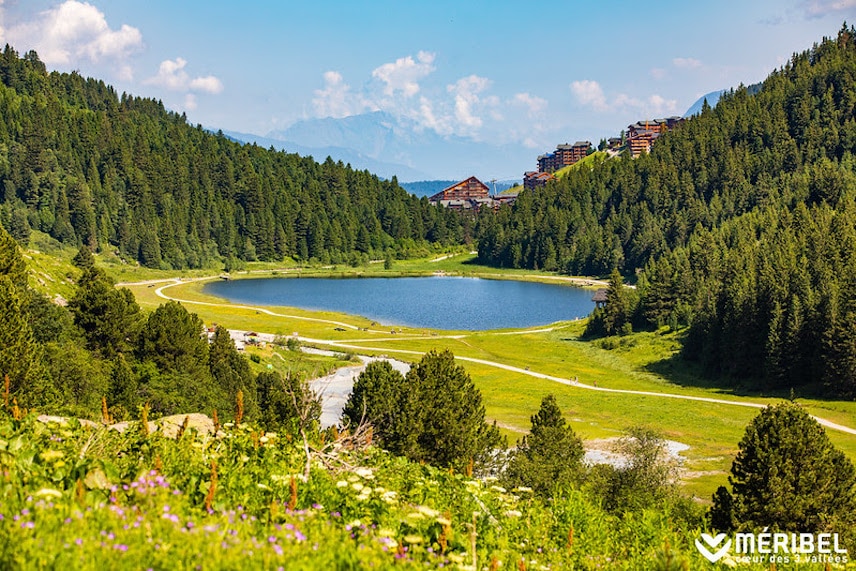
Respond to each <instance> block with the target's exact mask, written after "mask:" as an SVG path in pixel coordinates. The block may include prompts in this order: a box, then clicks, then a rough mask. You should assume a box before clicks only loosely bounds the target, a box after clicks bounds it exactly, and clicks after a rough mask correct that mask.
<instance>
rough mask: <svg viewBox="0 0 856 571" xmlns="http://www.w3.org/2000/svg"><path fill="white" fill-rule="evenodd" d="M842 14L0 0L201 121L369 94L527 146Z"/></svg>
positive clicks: (351, 102) (770, 1)
mask: <svg viewBox="0 0 856 571" xmlns="http://www.w3.org/2000/svg"><path fill="white" fill-rule="evenodd" d="M844 20H849V21H851V22H852V21H856V0H776V1H774V0H753V1H751V2H746V1H745V0H742V1H731V0H720V1H717V2H688V1H683V2H677V1H671V0H664V1H658V0H650V1H648V2H640V1H621V0H613V1H612V2H575V1H572V2H544V3H534V2H522V1H521V2H512V1H502V0H493V1H491V2H487V1H468V2H463V1H454V2H452V1H444V0H434V1H430V2H419V1H403V0H402V1H377V2H358V1H355V0H343V1H324V0H317V1H314V2H289V1H274V0H270V1H265V2H252V1H247V2H242V3H236V2H225V1H218V0H206V1H191V0H182V1H176V0H112V1H107V0H90V1H89V2H88V3H87V2H80V1H77V0H66V1H64V2H61V1H58V0H0V26H2V31H0V35H2V41H3V42H9V43H11V44H12V45H13V46H14V47H15V48H16V49H18V50H19V51H25V50H28V49H36V50H37V51H38V52H39V54H40V56H41V57H42V59H43V61H45V63H46V64H47V65H48V67H49V68H51V69H60V70H72V69H77V70H79V71H80V72H81V73H83V74H84V75H94V76H97V77H99V78H103V79H104V80H105V81H107V82H109V83H111V84H113V85H115V86H116V87H117V88H118V89H119V90H120V91H128V92H131V93H134V94H138V95H145V96H151V97H156V98H160V99H162V100H163V102H164V104H166V105H167V106H168V107H169V108H171V109H174V110H178V111H184V112H186V113H187V116H188V119H189V120H190V121H191V122H193V123H202V124H203V125H204V126H206V127H211V128H223V129H229V130H234V131H243V132H251V133H256V134H260V135H265V134H267V133H268V132H270V131H272V130H276V129H282V128H284V127H287V126H288V125H290V124H292V123H294V122H295V121H298V120H300V119H308V118H315V117H324V116H332V117H343V116H346V115H351V114H357V113H361V112H366V111H373V110H383V111H387V112H389V113H391V114H393V115H396V116H398V117H402V118H405V119H406V120H407V121H408V124H409V125H411V126H412V128H413V129H416V130H433V131H436V132H437V133H438V134H440V135H444V136H451V135H457V136H462V137H468V138H472V139H474V140H476V141H482V142H490V143H498V144H499V143H502V144H515V145H524V146H526V147H527V148H531V149H532V150H533V156H534V155H536V154H538V153H539V152H543V151H547V150H549V149H551V148H552V147H553V146H555V144H556V143H559V142H565V141H574V140H578V139H589V140H592V141H594V142H597V141H598V140H599V139H600V138H601V137H608V136H612V135H615V134H617V133H618V132H619V131H620V130H621V129H622V128H623V127H624V126H626V125H627V124H629V123H632V122H634V121H636V120H638V119H644V118H646V117H650V118H653V117H661V116H667V115H675V114H678V115H680V114H683V113H684V111H686V109H687V108H688V107H689V106H690V105H691V104H692V103H693V102H694V101H695V100H696V99H697V98H698V97H699V96H700V95H702V94H704V93H707V92H710V91H714V90H717V89H720V88H726V87H730V86H734V85H737V84H739V83H741V82H743V83H747V84H748V83H753V82H757V81H759V80H761V79H763V78H764V77H765V76H766V75H767V74H768V73H769V72H770V71H771V70H772V69H774V68H777V67H779V66H781V65H782V64H783V63H785V62H786V61H787V59H788V58H789V57H790V55H791V54H792V53H794V52H797V51H802V50H804V49H806V48H808V47H810V46H811V44H812V43H813V42H816V41H819V40H820V39H821V38H822V37H823V36H825V35H826V36H829V35H834V34H835V33H836V32H837V31H838V29H839V28H840V26H841V23H842V22H843V21H844ZM525 166H526V168H529V166H528V165H525ZM521 168H523V167H521ZM514 170H515V172H516V170H518V169H517V167H516V166H515V167H514Z"/></svg>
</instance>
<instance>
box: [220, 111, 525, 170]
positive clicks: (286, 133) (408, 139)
mask: <svg viewBox="0 0 856 571" xmlns="http://www.w3.org/2000/svg"><path fill="white" fill-rule="evenodd" d="M224 134H226V135H227V136H230V137H232V138H234V139H237V140H239V141H244V142H247V143H257V144H259V145H263V146H273V147H274V148H276V149H283V150H287V151H290V152H297V153H299V154H301V155H312V156H313V157H314V158H316V159H318V160H322V161H323V160H324V159H325V158H326V157H327V156H328V155H329V156H331V157H332V158H333V159H335V160H341V161H343V162H346V163H350V164H351V166H353V167H354V168H357V169H368V170H369V171H371V172H372V173H373V174H377V175H378V176H381V177H384V178H392V176H393V175H395V176H396V177H397V178H398V180H399V181H400V182H408V181H422V180H436V179H443V180H461V179H463V178H466V177H468V176H473V175H475V176H478V177H479V178H480V179H482V180H491V179H494V178H495V179H501V180H505V179H518V178H521V177H522V174H523V173H522V171H523V170H524V169H525V168H527V167H526V165H528V164H529V163H532V164H533V165H534V162H535V154H536V153H535V152H534V151H533V150H532V149H530V148H527V147H525V146H523V145H520V144H505V145H495V144H492V143H488V142H479V141H473V140H472V139H468V138H465V137H458V136H443V135H439V134H437V133H436V132H435V131H433V130H430V129H420V128H419V127H418V126H416V125H414V124H411V122H409V121H408V120H407V119H406V118H400V117H395V116H393V115H391V114H389V113H386V112H383V111H375V112H371V113H363V114H360V115H352V116H350V117H344V118H338V119H336V118H332V117H327V118H323V119H304V120H301V121H298V122H296V123H294V124H293V125H291V126H289V127H288V128H287V129H282V130H276V131H271V132H269V133H267V134H266V135H264V136H259V135H255V134H249V133H238V132H233V131H224ZM509 165H521V166H520V167H511V168H510V167H509ZM517 171H520V172H517Z"/></svg>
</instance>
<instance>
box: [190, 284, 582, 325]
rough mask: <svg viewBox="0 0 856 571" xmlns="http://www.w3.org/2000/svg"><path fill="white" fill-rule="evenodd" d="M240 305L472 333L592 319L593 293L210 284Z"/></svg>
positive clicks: (494, 287) (533, 288)
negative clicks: (346, 316)
mask: <svg viewBox="0 0 856 571" xmlns="http://www.w3.org/2000/svg"><path fill="white" fill-rule="evenodd" d="M204 291H205V293H208V294H211V295H216V296H217V297H222V298H225V299H227V300H229V301H231V302H233V303H241V304H249V305H268V306H271V305H272V306H287V307H299V308H303V309H310V310H324V311H337V312H341V313H347V314H350V315H360V316H363V317H366V318H368V319H371V320H372V321H376V322H378V323H381V324H383V325H387V326H392V325H399V326H409V327H425V328H430V329H445V330H468V331H477V330H485V329H506V328H521V327H533V326H537V325H546V324H548V323H553V322H555V321H564V320H571V319H575V318H580V317H585V316H586V315H588V314H589V313H590V312H591V310H592V309H593V308H594V303H593V302H592V301H591V297H592V291H591V290H585V289H582V288H577V287H570V286H565V285H555V284H543V283H535V282H520V281H510V280H489V279H479V278H463V277H448V276H433V277H421V278H259V279H241V280H228V281H226V280H224V281H217V282H211V283H208V284H206V285H205V288H204Z"/></svg>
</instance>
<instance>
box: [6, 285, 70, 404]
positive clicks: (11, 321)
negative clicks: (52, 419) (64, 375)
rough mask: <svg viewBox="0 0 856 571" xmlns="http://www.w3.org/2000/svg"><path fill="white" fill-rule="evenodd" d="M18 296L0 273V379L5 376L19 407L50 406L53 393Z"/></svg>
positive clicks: (53, 396) (12, 286)
mask: <svg viewBox="0 0 856 571" xmlns="http://www.w3.org/2000/svg"><path fill="white" fill-rule="evenodd" d="M22 309H23V308H22V303H21V294H20V290H19V288H18V287H16V286H15V285H14V283H13V282H12V280H10V279H9V277H8V276H6V275H3V274H0V379H3V378H5V376H6V375H8V376H9V381H10V384H11V394H12V396H14V397H16V398H17V399H18V402H19V403H20V404H21V405H22V406H35V405H45V404H53V403H54V402H55V401H56V399H57V394H56V391H55V390H54V389H53V387H51V386H50V384H49V383H48V382H47V378H46V374H45V372H44V369H43V367H42V361H41V359H42V349H41V347H40V346H39V345H38V344H37V343H36V341H35V339H34V337H33V331H32V329H30V325H29V323H28V322H27V316H26V315H25V314H24V313H23V311H22Z"/></svg>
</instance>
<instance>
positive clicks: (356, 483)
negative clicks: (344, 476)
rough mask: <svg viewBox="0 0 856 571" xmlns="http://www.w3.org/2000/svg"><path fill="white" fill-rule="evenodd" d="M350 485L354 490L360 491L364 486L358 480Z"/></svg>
mask: <svg viewBox="0 0 856 571" xmlns="http://www.w3.org/2000/svg"><path fill="white" fill-rule="evenodd" d="M351 487H352V488H354V490H355V491H357V492H361V491H362V490H363V488H364V487H365V486H363V485H362V484H360V483H359V482H355V483H353V484H351Z"/></svg>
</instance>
